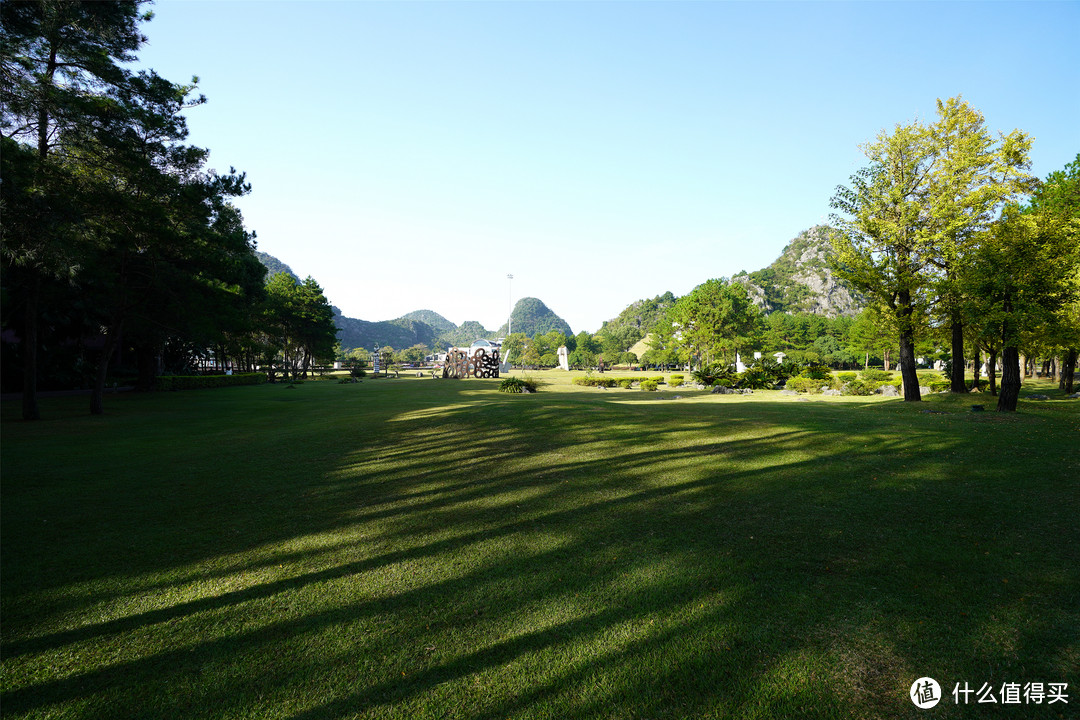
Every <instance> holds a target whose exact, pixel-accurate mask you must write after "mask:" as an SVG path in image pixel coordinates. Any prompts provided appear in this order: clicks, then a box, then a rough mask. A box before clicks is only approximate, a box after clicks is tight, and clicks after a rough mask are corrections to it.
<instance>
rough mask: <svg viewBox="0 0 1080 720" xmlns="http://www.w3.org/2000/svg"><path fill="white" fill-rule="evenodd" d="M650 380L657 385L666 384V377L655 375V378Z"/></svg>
mask: <svg viewBox="0 0 1080 720" xmlns="http://www.w3.org/2000/svg"><path fill="white" fill-rule="evenodd" d="M649 380H651V381H652V382H654V383H656V384H657V385H663V384H664V376H663V375H654V376H653V377H651V378H649Z"/></svg>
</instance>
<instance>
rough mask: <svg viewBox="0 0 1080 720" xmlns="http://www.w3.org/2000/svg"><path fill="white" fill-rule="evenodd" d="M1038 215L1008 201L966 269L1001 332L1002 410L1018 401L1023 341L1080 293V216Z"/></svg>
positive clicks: (982, 309) (983, 311)
mask: <svg viewBox="0 0 1080 720" xmlns="http://www.w3.org/2000/svg"><path fill="white" fill-rule="evenodd" d="M1039 220H1040V216H1039V214H1038V213H1037V212H1032V211H1030V209H1029V211H1028V212H1023V211H1022V210H1021V209H1020V208H1018V207H1016V206H1010V207H1007V208H1006V209H1005V211H1004V212H1003V214H1002V217H1001V219H1000V220H999V221H998V222H997V223H995V224H994V226H992V228H991V229H990V230H989V231H988V233H987V238H986V241H985V242H983V243H982V244H981V245H980V247H979V252H978V255H977V257H976V258H975V259H974V260H975V261H974V262H973V263H972V264H971V266H970V268H969V269H968V270H967V271H966V272H965V278H964V280H965V283H966V284H967V285H968V286H969V287H971V288H972V290H973V295H974V296H975V297H978V298H980V304H979V306H978V312H979V314H980V316H981V317H982V318H983V319H984V320H983V322H984V323H985V325H986V326H990V327H994V328H996V332H997V333H999V334H1000V337H1001V348H1002V351H1001V360H1002V374H1001V390H1000V392H999V394H998V404H997V409H998V411H1001V412H1012V411H1015V410H1016V407H1017V400H1018V398H1019V395H1020V383H1021V375H1020V347H1021V345H1022V343H1024V341H1025V339H1028V338H1030V337H1032V336H1045V335H1046V333H1047V331H1048V328H1049V327H1051V326H1052V325H1053V323H1054V322H1055V319H1056V317H1057V314H1058V313H1060V312H1061V311H1062V310H1063V309H1064V308H1065V307H1066V306H1067V305H1068V304H1069V303H1072V302H1076V301H1077V300H1078V299H1080V219H1072V220H1070V221H1069V222H1065V223H1055V222H1053V221H1051V220H1048V219H1047V218H1045V217H1043V218H1042V220H1043V224H1041V225H1040V222H1039Z"/></svg>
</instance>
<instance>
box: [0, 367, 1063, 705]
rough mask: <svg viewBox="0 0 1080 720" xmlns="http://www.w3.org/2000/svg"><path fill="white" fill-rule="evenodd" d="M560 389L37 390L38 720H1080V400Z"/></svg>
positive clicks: (34, 613) (438, 385)
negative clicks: (924, 679)
mask: <svg viewBox="0 0 1080 720" xmlns="http://www.w3.org/2000/svg"><path fill="white" fill-rule="evenodd" d="M543 375H544V377H545V378H548V379H551V378H554V379H555V381H554V382H553V384H551V385H550V386H549V387H547V388H544V390H543V391H542V392H540V393H537V394H535V395H506V394H502V393H499V392H497V391H496V387H497V381H479V380H469V381H433V380H430V379H426V380H417V379H414V378H405V377H402V378H400V379H397V380H370V379H369V380H367V381H365V382H363V383H361V384H356V385H339V384H337V383H334V382H327V381H323V382H307V383H305V384H303V385H300V386H298V387H294V388H287V387H284V386H282V385H275V386H270V385H266V386H257V387H241V388H230V389H222V390H204V391H189V392H179V393H169V394H153V395H138V394H124V395H119V396H115V397H114V396H107V397H106V412H107V414H106V415H105V416H103V417H91V416H89V415H87V414H85V413H86V409H87V407H86V406H87V399H86V398H81V397H80V398H55V399H48V400H45V401H44V402H43V403H42V410H43V416H44V417H45V418H46V419H45V420H43V421H41V422H39V423H23V422H20V421H19V420H17V416H18V412H19V407H18V403H17V402H10V403H5V404H4V407H3V408H2V415H3V425H2V441H3V445H2V468H0V469H2V476H0V477H2V493H3V495H2V525H0V541H2V565H0V573H2V575H0V595H2V597H0V601H2V606H0V610H2V620H3V624H2V645H0V658H2V664H0V689H2V695H0V710H2V713H3V717H4V718H5V720H6V719H7V718H23V717H58V718H59V717H64V718H148V719H149V718H153V719H155V720H157V719H163V718H259V719H264V718H293V719H295V720H301V719H302V720H310V719H314V718H339V717H357V718H361V717H362V718H379V719H382V718H402V719H406V718H408V719H413V718H486V719H490V720H504V719H505V718H515V719H517V718H552V719H556V718H559V719H564V718H571V719H572V718H711V717H716V718H721V717H724V718H727V717H732V718H783V717H809V718H849V717H858V718H895V717H933V718H968V717H971V718H976V717H977V718H984V717H1001V718H1013V719H1015V720H1020V719H1021V718H1031V717H1050V718H1058V717H1077V716H1078V714H1080V521H1078V518H1080V442H1078V441H1080V401H1076V400H1067V399H1065V398H1063V397H1062V394H1061V393H1059V392H1058V391H1057V390H1056V389H1054V388H1052V386H1051V385H1050V384H1048V383H1045V384H1039V383H1025V386H1024V391H1023V392H1022V394H1021V402H1020V412H1019V413H1017V414H1015V415H1005V416H1002V415H999V414H997V413H994V412H985V413H975V412H971V411H970V405H971V404H972V403H975V402H983V403H984V404H986V405H987V406H988V408H989V409H992V407H993V400H992V399H988V398H985V397H984V399H982V400H974V399H972V398H970V397H950V396H933V397H930V398H928V399H927V400H926V402H923V403H918V404H914V403H913V404H905V403H903V402H901V401H900V400H896V399H883V398H878V397H873V398H857V397H821V396H816V397H811V398H809V399H806V398H795V397H792V396H788V395H781V394H780V393H777V392H758V393H755V394H754V395H752V396H718V395H710V394H707V393H703V392H700V391H694V390H688V389H683V388H679V389H677V390H665V391H661V392H657V393H647V392H641V391H638V390H598V389H594V388H581V387H575V386H572V385H570V384H569V380H568V377H567V375H566V374H565V373H564V374H558V373H544V374H543ZM641 375H646V376H647V375H649V374H648V373H641ZM1033 391H1039V392H1045V393H1047V394H1048V395H1050V396H1051V400H1049V401H1044V402H1039V401H1028V400H1024V399H1023V397H1024V395H1026V394H1028V393H1029V392H1033ZM676 396H678V398H677V399H676ZM931 410H932V411H933V412H927V411H931ZM921 676H931V677H933V678H936V679H937V680H938V682H940V683H941V685H942V688H943V691H944V692H945V694H946V699H945V700H944V701H943V702H942V703H941V704H940V705H938V707H937V708H934V709H933V710H928V711H920V710H918V709H916V708H915V706H914V705H913V704H912V703H911V701H910V700H909V699H908V692H909V688H910V686H911V684H912V682H913V681H914V680H915V679H916V678H919V677H921ZM964 682H967V683H969V684H970V685H972V686H974V687H975V688H978V687H979V686H980V685H982V684H983V683H984V682H989V683H991V684H993V685H994V686H995V687H997V688H1000V686H1001V684H1002V683H1004V682H1017V683H1021V684H1022V683H1026V682H1043V683H1063V682H1067V683H1068V684H1069V687H1068V694H1069V704H1068V705H1065V704H1062V703H1055V704H1053V705H1047V704H1045V703H1044V704H1043V705H1033V704H1027V705H1019V706H1017V705H1004V706H1002V705H1000V704H998V705H985V704H982V705H975V704H974V700H975V698H974V697H972V698H971V700H972V703H973V704H972V705H969V706H967V707H964V706H957V705H956V704H954V701H953V698H952V694H951V692H952V689H953V687H954V685H955V684H956V683H961V684H962V683H964Z"/></svg>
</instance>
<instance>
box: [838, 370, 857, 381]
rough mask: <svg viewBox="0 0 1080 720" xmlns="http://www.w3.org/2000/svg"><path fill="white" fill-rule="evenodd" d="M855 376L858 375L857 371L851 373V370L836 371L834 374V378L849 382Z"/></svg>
mask: <svg viewBox="0 0 1080 720" xmlns="http://www.w3.org/2000/svg"><path fill="white" fill-rule="evenodd" d="M857 377H859V375H858V373H853V372H842V373H837V374H836V379H837V380H839V381H840V382H842V383H849V382H851V381H853V380H855V378H857Z"/></svg>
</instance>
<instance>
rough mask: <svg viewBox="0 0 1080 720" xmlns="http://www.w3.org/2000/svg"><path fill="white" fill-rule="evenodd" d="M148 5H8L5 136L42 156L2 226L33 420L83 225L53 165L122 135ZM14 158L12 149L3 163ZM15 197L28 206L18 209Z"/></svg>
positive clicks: (0, 44)
mask: <svg viewBox="0 0 1080 720" xmlns="http://www.w3.org/2000/svg"><path fill="white" fill-rule="evenodd" d="M142 4H143V3H142V2H139V1H137V0H132V1H127V2H124V1H111V2H77V1H74V0H68V1H66V2H65V1H56V0H36V1H30V2H4V3H0V80H2V82H3V87H4V102H3V110H2V115H0V130H2V133H3V136H4V138H6V139H11V140H15V141H17V142H19V143H22V144H24V145H26V146H29V147H33V148H34V149H35V157H34V160H33V163H32V172H31V173H30V174H29V175H21V176H18V177H19V183H20V184H21V185H22V187H21V192H18V193H6V194H7V195H8V197H7V198H5V206H6V207H5V219H4V224H5V226H8V228H9V230H5V233H4V246H3V247H4V250H3V258H4V261H5V263H7V264H8V265H9V266H16V267H19V268H20V271H19V272H18V273H16V282H17V283H18V287H17V288H15V289H16V290H17V291H18V294H19V297H20V302H21V304H22V305H23V316H24V320H23V323H22V331H23V337H22V338H21V340H22V344H23V346H24V347H23V362H24V373H23V399H22V413H23V418H24V419H27V420H36V419H38V418H39V417H40V411H39V408H38V404H37V353H38V344H39V341H38V325H39V316H40V312H41V308H40V299H41V294H42V289H43V286H44V285H45V284H47V283H52V282H56V281H57V280H58V279H62V278H64V277H65V276H66V277H69V278H70V276H71V275H72V274H73V271H74V269H75V268H76V267H77V266H78V264H79V257H78V253H77V252H76V251H74V247H73V244H72V243H71V237H72V235H74V234H76V233H78V232H79V231H80V228H79V227H78V225H79V222H80V219H79V218H78V217H75V216H72V213H71V206H70V204H69V203H68V202H67V199H68V198H70V196H71V194H70V186H71V179H70V178H69V177H67V176H66V174H65V173H64V172H62V170H61V169H60V168H59V167H58V166H57V165H56V164H55V163H53V162H52V155H53V153H54V150H56V148H57V147H58V146H61V145H63V144H64V143H65V142H66V141H67V135H68V134H69V133H70V132H72V131H78V132H80V133H83V134H88V133H89V134H96V135H98V136H105V135H109V134H114V133H116V132H118V131H120V130H122V128H123V127H124V120H125V119H124V117H123V114H122V113H121V112H117V106H116V103H115V102H113V101H112V100H111V99H110V94H112V93H114V92H115V91H116V90H118V89H120V88H122V87H123V86H125V85H126V84H127V82H128V81H129V79H130V76H131V75H130V72H129V71H128V70H127V69H126V68H124V67H123V64H124V63H127V62H130V61H132V60H134V59H135V57H134V51H135V50H137V49H138V48H139V47H140V45H141V44H142V43H143V42H145V40H146V38H145V37H144V36H143V35H142V34H141V32H140V31H139V23H140V22H141V21H144V20H148V19H149V18H150V15H149V14H142V13H140V10H139V6H140V5H142ZM12 148H13V146H12V145H10V144H8V143H5V147H4V150H3V152H4V154H5V155H7V154H9V153H12V152H13V149H12ZM7 169H8V168H5V178H8V177H9V176H8V175H7V172H6V170H7ZM13 177H16V176H13ZM6 185H7V183H6V182H5V186H6ZM5 189H6V188H5ZM16 196H18V197H20V198H21V199H22V200H24V201H26V202H23V203H14V204H12V203H11V202H10V201H11V200H12V198H13V197H16ZM23 213H29V214H28V215H24V214H23Z"/></svg>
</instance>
